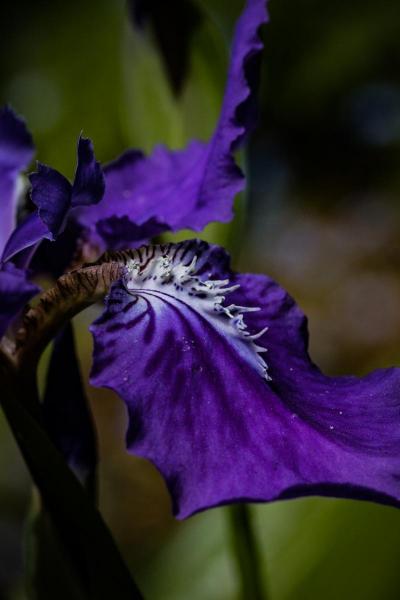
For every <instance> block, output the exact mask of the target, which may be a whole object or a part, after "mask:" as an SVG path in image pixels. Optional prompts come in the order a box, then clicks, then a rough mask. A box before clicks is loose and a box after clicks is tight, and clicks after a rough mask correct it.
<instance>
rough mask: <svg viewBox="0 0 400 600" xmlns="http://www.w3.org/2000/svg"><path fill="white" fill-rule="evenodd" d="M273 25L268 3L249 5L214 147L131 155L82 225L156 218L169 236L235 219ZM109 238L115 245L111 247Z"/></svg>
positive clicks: (109, 173)
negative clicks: (241, 162)
mask: <svg viewBox="0 0 400 600" xmlns="http://www.w3.org/2000/svg"><path fill="white" fill-rule="evenodd" d="M266 20H267V12H266V0H248V1H247V3H246V6H245V9H244V11H243V13H242V15H241V17H240V18H239V21H238V23H237V25H236V29H235V34H234V39H233V44H232V50H231V58H230V66H229V73H228V78H227V83H226V88H225V95H224V100H223V104H222V109H221V113H220V118H219V121H218V124H217V126H216V128H215V131H214V134H213V136H212V137H211V139H210V140H209V141H208V142H201V141H192V142H191V143H190V144H189V145H188V146H187V147H186V148H185V149H183V150H178V151H171V150H169V149H168V148H166V147H164V146H157V147H155V149H154V151H153V152H152V154H151V155H150V156H144V155H143V154H142V153H141V152H139V151H136V150H130V151H128V152H126V153H125V154H123V155H122V156H121V157H120V158H119V159H117V160H116V161H115V162H114V163H111V164H110V165H108V167H107V168H106V169H105V175H106V192H105V195H104V198H103V200H102V201H101V202H100V203H99V204H98V206H96V208H85V209H82V210H81V211H80V213H79V217H78V218H79V221H80V223H81V224H82V225H84V226H86V227H88V228H92V229H93V230H94V229H95V228H96V224H97V223H98V221H99V220H101V221H103V222H104V220H106V219H112V218H115V217H118V218H127V219H129V220H130V221H132V222H133V223H134V224H136V225H142V224H144V223H149V222H152V220H154V222H156V223H157V224H158V226H159V225H160V224H162V225H163V227H164V230H172V231H176V230H178V229H182V228H190V229H193V230H195V231H200V230H201V229H203V228H204V226H205V225H207V223H209V222H210V221H224V222H226V221H229V220H230V219H231V218H232V206H233V200H234V197H235V195H236V194H237V193H238V192H239V191H241V190H242V189H243V187H244V176H243V174H242V172H241V171H240V169H239V167H238V166H237V165H236V163H235V161H234V158H233V154H232V153H233V151H234V150H235V149H236V148H237V146H238V145H239V143H240V142H241V141H242V140H243V138H244V136H245V134H246V133H248V131H249V129H250V127H251V125H252V123H253V120H254V93H255V89H256V87H257V79H258V78H257V75H258V69H257V68H256V63H257V61H258V58H259V55H260V51H261V49H262V43H261V40H260V38H259V35H258V31H259V28H260V26H261V25H262V24H263V23H265V22H266ZM110 239H111V238H110V236H109V241H110Z"/></svg>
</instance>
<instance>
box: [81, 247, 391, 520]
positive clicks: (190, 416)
mask: <svg viewBox="0 0 400 600" xmlns="http://www.w3.org/2000/svg"><path fill="white" fill-rule="evenodd" d="M131 256H132V260H131V261H130V262H128V265H127V273H126V276H125V278H124V280H123V281H121V282H119V283H118V284H116V285H115V286H114V288H113V289H112V290H111V293H110V295H109V297H108V300H107V306H106V310H105V312H104V314H103V315H102V316H101V317H100V318H99V319H98V320H97V321H96V322H95V323H94V325H93V326H92V332H93V335H94V339H95V349H94V365H93V371H92V383H94V384H95V385H99V386H105V387H109V388H111V389H113V390H115V391H116V392H117V393H118V394H119V395H120V397H121V398H122V399H123V400H124V401H125V403H126V405H127V408H128V413H129V430H128V434H127V444H128V449H129V451H130V452H132V453H135V454H138V455H141V456H144V457H145V458H148V459H150V460H151V461H152V462H153V463H154V464H155V465H156V466H157V468H158V469H159V470H160V472H161V473H162V475H163V476H164V478H165V480H166V482H167V485H168V488H169V490H170V493H171V496H172V499H173V505H174V512H175V514H176V515H177V516H178V517H179V518H183V517H186V516H189V515H191V514H193V513H195V512H198V511H200V510H204V509H207V508H210V507H212V506H217V505H221V504H226V503H230V502H235V501H240V500H247V501H271V500H276V499H278V498H286V497H293V496H300V495H307V494H329V495H333V496H346V497H352V498H364V499H373V500H376V501H379V502H384V503H390V504H394V505H398V504H399V502H400V370H399V369H387V370H380V371H375V372H373V373H371V374H370V375H368V376H366V377H364V378H356V377H334V378H331V377H326V376H325V375H323V374H322V373H321V372H320V371H319V370H318V368H317V367H316V366H315V365H314V364H313V363H312V362H311V360H310V358H309V356H308V353H307V337H308V334H307V327H306V320H305V317H304V315H303V314H302V313H301V311H300V309H299V308H298V307H297V306H296V304H295V303H294V301H293V300H292V299H291V298H290V296H289V295H288V294H287V293H286V292H285V291H284V290H283V289H282V288H280V287H279V286H278V285H277V284H276V283H274V282H273V281H272V280H270V279H269V278H268V277H265V276H262V275H237V274H234V273H232V272H231V271H230V270H229V266H228V262H227V257H226V254H225V253H223V252H222V251H221V250H220V249H217V248H215V247H211V246H208V245H207V244H205V243H204V242H184V243H182V244H176V245H166V246H156V247H155V246H148V247H143V248H140V249H138V250H136V251H132V254H131ZM196 257H197V261H196ZM221 280H222V281H221ZM264 349H267V350H268V352H267V354H266V355H265V354H263V350H264ZM264 358H265V361H264ZM266 363H267V364H266ZM267 365H268V366H267Z"/></svg>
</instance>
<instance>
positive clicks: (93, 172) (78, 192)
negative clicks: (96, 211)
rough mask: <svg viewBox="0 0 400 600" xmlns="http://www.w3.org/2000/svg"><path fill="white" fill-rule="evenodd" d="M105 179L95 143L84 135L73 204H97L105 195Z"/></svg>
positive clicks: (73, 190)
mask: <svg viewBox="0 0 400 600" xmlns="http://www.w3.org/2000/svg"><path fill="white" fill-rule="evenodd" d="M104 188H105V180H104V175H103V171H102V168H101V166H100V163H99V162H97V160H96V158H95V155H94V149H93V144H92V142H91V140H89V139H88V138H83V137H82V136H81V137H80V138H79V141H78V163H77V166H76V172H75V178H74V183H73V185H72V198H71V206H87V205H89V204H97V203H98V202H100V200H101V199H102V197H103V195H104Z"/></svg>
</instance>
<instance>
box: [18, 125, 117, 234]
mask: <svg viewBox="0 0 400 600" xmlns="http://www.w3.org/2000/svg"><path fill="white" fill-rule="evenodd" d="M30 181H31V186H32V191H31V196H32V201H33V203H34V204H35V205H36V207H37V209H38V215H39V217H40V219H41V220H42V221H43V223H44V224H45V225H46V227H47V229H48V231H49V235H48V236H46V237H49V238H50V239H52V240H55V239H56V237H57V236H58V235H59V234H60V233H61V232H62V231H63V230H64V228H65V226H66V220H67V217H68V216H69V213H70V211H71V209H75V208H76V207H78V206H87V205H90V204H97V203H98V202H99V201H100V200H101V198H102V197H103V194H104V186H105V184H104V175H103V172H102V169H101V167H100V164H99V163H98V162H97V161H96V159H95V156H94V150H93V144H92V142H91V141H90V140H89V139H86V138H83V137H80V138H79V141H78V160H77V167H76V172H75V178H74V182H73V184H72V185H71V184H70V182H69V181H68V179H67V178H66V177H64V175H62V174H61V173H59V172H58V171H56V170H55V169H52V168H51V167H48V166H46V165H42V164H40V163H38V168H37V171H36V172H35V173H32V174H31V175H30Z"/></svg>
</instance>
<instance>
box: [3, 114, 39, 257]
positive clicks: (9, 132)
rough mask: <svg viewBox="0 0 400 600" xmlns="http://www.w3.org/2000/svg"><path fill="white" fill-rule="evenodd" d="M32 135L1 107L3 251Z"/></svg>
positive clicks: (29, 153)
mask: <svg viewBox="0 0 400 600" xmlns="http://www.w3.org/2000/svg"><path fill="white" fill-rule="evenodd" d="M33 154H34V146H33V142H32V136H31V134H30V133H29V131H28V130H27V128H26V126H25V123H24V121H23V120H22V119H20V118H19V117H17V116H16V114H15V113H14V112H13V111H12V110H11V109H10V108H9V107H5V108H1V109H0V253H1V252H2V250H3V248H4V245H5V243H6V241H7V239H8V236H9V235H10V233H11V232H12V230H13V229H14V227H15V218H16V205H17V200H18V185H17V184H18V176H19V174H20V172H21V171H22V170H23V169H25V168H26V167H27V166H28V165H29V163H30V162H31V160H32V157H33Z"/></svg>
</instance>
